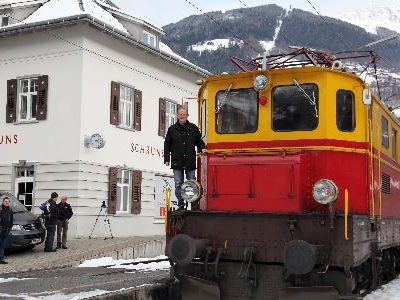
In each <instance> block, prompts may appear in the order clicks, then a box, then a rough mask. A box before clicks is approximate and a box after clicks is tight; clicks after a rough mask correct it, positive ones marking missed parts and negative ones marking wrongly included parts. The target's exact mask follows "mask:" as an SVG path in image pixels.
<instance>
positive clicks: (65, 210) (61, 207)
mask: <svg viewBox="0 0 400 300" xmlns="http://www.w3.org/2000/svg"><path fill="white" fill-rule="evenodd" d="M57 206H58V220H57V249H60V248H61V247H62V248H63V249H67V231H68V222H69V219H71V217H72V215H73V214H74V213H73V212H72V208H71V205H69V203H67V196H61V202H60V203H58V204H57ZM61 233H62V238H61Z"/></svg>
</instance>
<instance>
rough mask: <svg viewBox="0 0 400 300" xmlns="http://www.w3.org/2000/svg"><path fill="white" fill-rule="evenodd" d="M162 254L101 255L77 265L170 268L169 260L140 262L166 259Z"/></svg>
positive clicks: (146, 269)
mask: <svg viewBox="0 0 400 300" xmlns="http://www.w3.org/2000/svg"><path fill="white" fill-rule="evenodd" d="M166 258H167V257H166V256H164V255H160V256H157V257H154V258H136V259H113V258H112V257H101V258H96V259H90V260H85V261H84V262H83V263H81V264H80V265H79V266H78V267H80V268H85V267H86V268H88V267H89V268H94V267H105V266H110V267H111V268H121V269H127V270H135V271H155V270H166V269H169V268H170V264H169V261H161V262H151V263H140V262H146V261H149V260H156V259H166ZM129 263H134V264H129Z"/></svg>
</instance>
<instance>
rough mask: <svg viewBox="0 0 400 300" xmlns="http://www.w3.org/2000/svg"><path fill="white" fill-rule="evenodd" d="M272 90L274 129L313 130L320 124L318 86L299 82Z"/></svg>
mask: <svg viewBox="0 0 400 300" xmlns="http://www.w3.org/2000/svg"><path fill="white" fill-rule="evenodd" d="M293 81H294V82H295V85H287V86H277V87H275V88H274V89H273V90H272V129H273V130H274V131H299V130H313V129H315V128H317V126H318V86H317V85H315V84H311V83H310V84H298V83H297V81H296V80H293Z"/></svg>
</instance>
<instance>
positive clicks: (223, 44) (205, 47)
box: [188, 39, 243, 53]
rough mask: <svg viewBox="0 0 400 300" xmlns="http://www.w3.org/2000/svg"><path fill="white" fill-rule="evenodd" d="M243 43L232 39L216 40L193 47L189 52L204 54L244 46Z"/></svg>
mask: <svg viewBox="0 0 400 300" xmlns="http://www.w3.org/2000/svg"><path fill="white" fill-rule="evenodd" d="M242 44H243V41H241V40H240V41H236V40H231V39H214V40H209V41H204V42H201V43H197V44H196V45H191V46H189V47H188V50H192V51H197V52H200V53H201V52H203V51H215V50H218V49H219V48H228V47H229V46H230V45H242Z"/></svg>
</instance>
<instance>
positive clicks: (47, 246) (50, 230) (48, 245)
mask: <svg viewBox="0 0 400 300" xmlns="http://www.w3.org/2000/svg"><path fill="white" fill-rule="evenodd" d="M56 228H57V225H46V232H47V234H46V241H45V242H44V251H51V250H53V249H54V248H53V243H54V235H55V234H56Z"/></svg>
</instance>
